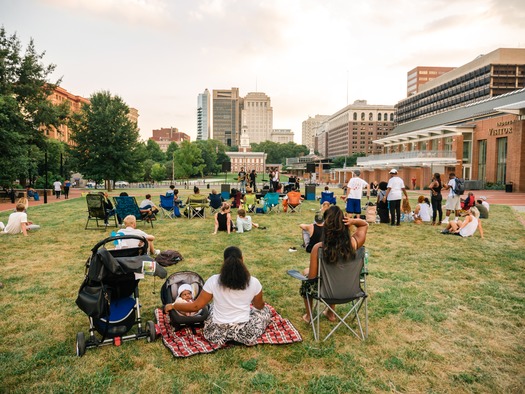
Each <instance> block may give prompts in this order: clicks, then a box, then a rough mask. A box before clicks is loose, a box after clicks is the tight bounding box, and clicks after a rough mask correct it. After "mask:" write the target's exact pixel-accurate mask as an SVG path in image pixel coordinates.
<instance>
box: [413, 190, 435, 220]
mask: <svg viewBox="0 0 525 394" xmlns="http://www.w3.org/2000/svg"><path fill="white" fill-rule="evenodd" d="M417 202H418V204H417V206H416V209H415V210H414V223H416V224H421V223H430V218H431V217H432V207H431V206H430V201H429V200H428V198H427V197H425V196H419V198H418V199H417Z"/></svg>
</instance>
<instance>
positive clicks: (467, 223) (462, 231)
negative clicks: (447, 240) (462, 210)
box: [441, 207, 483, 238]
mask: <svg viewBox="0 0 525 394" xmlns="http://www.w3.org/2000/svg"><path fill="white" fill-rule="evenodd" d="M476 230H479V235H480V237H481V238H483V227H482V226H481V220H479V211H478V209H477V208H476V207H472V208H470V209H469V210H468V211H467V216H465V219H464V220H462V221H461V220H460V221H453V222H450V223H448V224H447V228H446V229H444V230H443V231H442V232H441V233H442V234H454V235H459V236H460V237H471V236H473V235H474V233H475V232H476Z"/></svg>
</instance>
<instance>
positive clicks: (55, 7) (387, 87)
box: [0, 0, 525, 143]
mask: <svg viewBox="0 0 525 394" xmlns="http://www.w3.org/2000/svg"><path fill="white" fill-rule="evenodd" d="M0 15H2V17H1V18H0V23H1V24H2V25H3V26H4V28H5V29H6V32H7V33H8V34H9V35H11V34H14V33H16V34H17V36H18V37H19V39H20V41H21V44H22V46H23V48H24V49H25V48H26V47H27V44H28V43H29V39H30V37H32V38H33V39H34V42H35V46H36V49H37V51H38V52H44V51H45V52H46V55H45V56H44V59H43V62H44V64H50V63H53V64H56V65H57V67H56V71H55V73H54V74H53V78H59V77H63V78H62V83H61V86H62V87H63V88H64V89H66V90H68V91H69V92H71V93H73V94H75V95H80V96H83V97H86V98H89V97H90V96H91V95H92V94H93V93H95V92H97V91H101V90H109V91H110V92H111V93H112V94H115V95H119V96H121V97H122V98H123V100H124V101H125V102H126V103H127V104H128V105H129V106H130V107H133V108H136V109H138V111H139V115H140V116H139V127H140V129H141V137H142V139H144V140H146V139H148V138H149V137H150V136H151V135H152V130H153V129H160V128H163V127H176V128H178V129H179V130H180V131H181V132H184V133H186V134H188V135H190V136H191V139H192V140H195V139H196V136H197V127H196V124H197V119H196V113H197V111H196V110H197V105H196V100H195V98H196V97H197V95H198V94H199V93H202V92H203V91H204V89H208V90H209V91H210V92H211V91H212V90H214V89H231V87H238V88H239V93H240V96H242V97H245V96H246V95H247V94H248V93H250V92H256V91H258V92H264V93H266V94H267V95H268V96H269V97H270V98H271V100H272V107H273V110H274V122H273V124H274V128H278V129H291V130H292V131H293V132H294V133H295V142H297V143H301V134H302V133H301V128H302V122H303V121H304V120H306V119H308V117H309V116H312V117H313V116H315V115H316V114H327V115H331V114H333V113H335V112H337V111H338V110H340V109H341V108H343V107H345V106H346V105H347V104H350V103H352V102H354V101H355V100H360V99H362V100H367V101H368V103H370V104H376V105H394V104H396V103H397V102H398V101H399V100H401V99H403V98H405V97H406V75H407V72H408V71H409V70H411V69H413V68H415V67H417V66H444V67H448V66H450V67H457V66H460V65H462V64H465V63H468V62H469V61H471V60H473V59H474V58H476V57H477V56H478V55H480V54H486V53H488V52H491V51H493V50H495V49H497V48H512V47H524V46H525V26H523V23H521V22H522V20H524V19H525V11H524V9H523V7H521V6H520V2H519V1H517V0H516V1H506V2H497V1H493V0H479V1H471V0H463V1H459V2H454V3H450V2H446V1H441V0H428V1H421V2H418V6H417V7H414V6H413V4H411V3H410V2H406V1H405V2H389V1H386V0H375V1H356V2H347V1H343V0H334V1H331V2H326V4H321V3H319V2H316V1H314V0H303V1H299V0H296V1H293V0H291V1H287V2H285V3H284V2H279V1H277V0H275V1H268V2H263V3H260V2H257V3H255V2H249V1H248V2H239V1H235V0H222V1H221V0H210V1H194V2H180V1H171V2H170V1H167V0H140V1H139V0H127V1H126V0H77V1H74V2H72V1H66V0H21V1H10V0H7V1H6V0H3V1H1V2H0ZM473 37H475V41H474V40H473Z"/></svg>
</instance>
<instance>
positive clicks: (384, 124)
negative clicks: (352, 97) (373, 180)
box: [316, 100, 394, 158]
mask: <svg viewBox="0 0 525 394" xmlns="http://www.w3.org/2000/svg"><path fill="white" fill-rule="evenodd" d="M393 128H394V106H391V105H371V104H368V103H367V101H366V100H356V101H354V103H353V104H350V105H348V106H346V107H345V108H343V109H341V110H339V111H337V112H336V113H335V114H333V115H330V116H329V117H328V118H327V119H326V120H324V121H323V122H322V123H321V124H320V125H319V126H318V127H317V131H318V134H317V135H316V141H317V142H316V149H317V151H318V152H319V154H320V155H321V156H323V157H325V158H335V157H341V156H351V155H353V154H356V153H364V154H367V155H369V154H374V153H381V152H382V147H381V145H378V144H375V143H374V140H376V139H378V138H383V137H385V136H387V135H388V134H389V133H390V131H391V130H392V129H393Z"/></svg>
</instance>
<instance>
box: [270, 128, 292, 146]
mask: <svg viewBox="0 0 525 394" xmlns="http://www.w3.org/2000/svg"><path fill="white" fill-rule="evenodd" d="M293 136H294V134H293V132H292V130H290V129H273V130H272V132H271V134H270V141H272V142H277V143H278V144H287V143H288V142H293Z"/></svg>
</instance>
